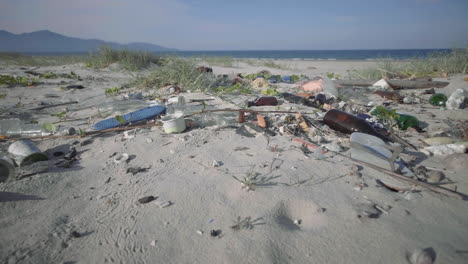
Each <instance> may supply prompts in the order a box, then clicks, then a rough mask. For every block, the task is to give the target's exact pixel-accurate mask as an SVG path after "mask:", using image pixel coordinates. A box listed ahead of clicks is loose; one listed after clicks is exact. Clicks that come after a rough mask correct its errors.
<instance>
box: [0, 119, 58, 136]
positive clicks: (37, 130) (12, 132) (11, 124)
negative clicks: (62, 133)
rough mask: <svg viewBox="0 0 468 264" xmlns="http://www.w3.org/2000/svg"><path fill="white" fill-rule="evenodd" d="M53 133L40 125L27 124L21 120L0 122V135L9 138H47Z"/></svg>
mask: <svg viewBox="0 0 468 264" xmlns="http://www.w3.org/2000/svg"><path fill="white" fill-rule="evenodd" d="M50 134H51V132H49V131H47V130H46V129H44V128H43V127H42V126H41V125H39V124H25V123H23V122H22V121H21V120H20V119H3V120H0V135H2V136H8V137H36V136H47V135H50Z"/></svg>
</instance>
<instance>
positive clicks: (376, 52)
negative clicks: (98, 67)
mask: <svg viewBox="0 0 468 264" xmlns="http://www.w3.org/2000/svg"><path fill="white" fill-rule="evenodd" d="M450 51H451V50H450V49H373V50H223V51H168V52H154V53H156V54H161V55H177V56H183V57H212V56H222V57H232V58H256V59H289V60H381V59H393V60H405V59H412V58H424V57H427V56H428V55H430V54H433V53H440V52H450ZM26 54H30V55H70V54H74V55H79V54H81V55H83V54H87V53H35V52H32V53H26Z"/></svg>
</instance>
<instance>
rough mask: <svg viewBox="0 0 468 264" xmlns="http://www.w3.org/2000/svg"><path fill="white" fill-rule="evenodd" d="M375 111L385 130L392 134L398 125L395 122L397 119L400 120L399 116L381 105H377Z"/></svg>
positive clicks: (394, 111)
mask: <svg viewBox="0 0 468 264" xmlns="http://www.w3.org/2000/svg"><path fill="white" fill-rule="evenodd" d="M375 109H376V113H378V116H379V119H380V120H382V122H383V124H384V126H385V128H387V130H388V131H390V132H392V131H393V129H394V128H395V127H396V126H397V124H398V122H397V121H398V118H400V115H399V114H398V113H397V112H396V110H395V109H393V110H389V109H387V108H385V107H383V106H381V105H378V106H377V107H376V108H375Z"/></svg>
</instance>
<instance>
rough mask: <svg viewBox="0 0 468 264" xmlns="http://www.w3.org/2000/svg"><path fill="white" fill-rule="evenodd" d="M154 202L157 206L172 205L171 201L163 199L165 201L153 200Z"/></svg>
mask: <svg viewBox="0 0 468 264" xmlns="http://www.w3.org/2000/svg"><path fill="white" fill-rule="evenodd" d="M155 204H156V205H157V206H158V207H159V208H166V207H168V206H171V205H172V202H171V201H165V202H162V201H158V202H155Z"/></svg>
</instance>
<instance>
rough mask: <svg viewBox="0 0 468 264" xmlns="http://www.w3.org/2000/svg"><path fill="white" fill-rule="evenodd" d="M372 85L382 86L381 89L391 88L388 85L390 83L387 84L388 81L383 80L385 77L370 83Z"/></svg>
mask: <svg viewBox="0 0 468 264" xmlns="http://www.w3.org/2000/svg"><path fill="white" fill-rule="evenodd" d="M372 86H373V87H379V88H382V89H388V88H391V87H390V84H388V82H387V81H386V80H385V79H380V80H378V81H377V82H376V83H374V84H373V85H372Z"/></svg>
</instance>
